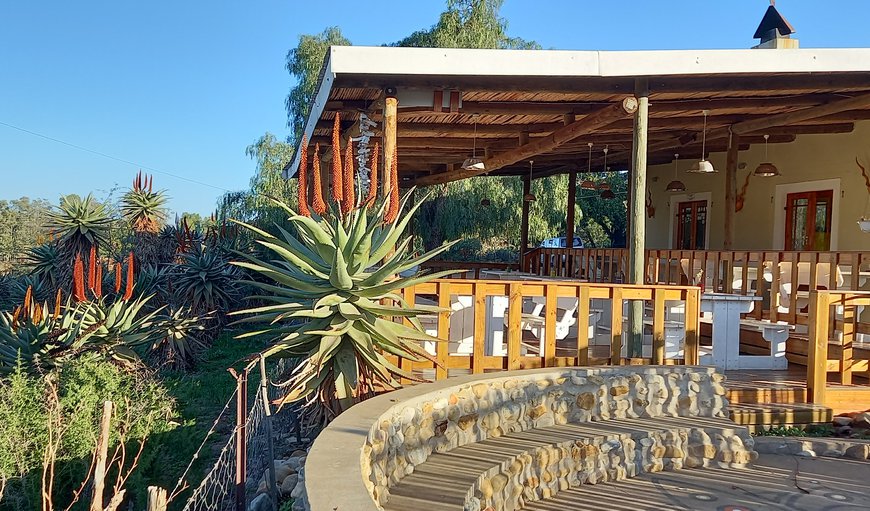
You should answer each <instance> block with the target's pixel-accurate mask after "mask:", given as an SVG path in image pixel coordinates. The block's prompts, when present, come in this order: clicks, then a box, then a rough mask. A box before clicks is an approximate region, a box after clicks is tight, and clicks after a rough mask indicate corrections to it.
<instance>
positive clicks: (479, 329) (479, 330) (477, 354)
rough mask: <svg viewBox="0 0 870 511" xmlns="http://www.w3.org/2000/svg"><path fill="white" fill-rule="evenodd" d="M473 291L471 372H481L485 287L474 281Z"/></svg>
mask: <svg viewBox="0 0 870 511" xmlns="http://www.w3.org/2000/svg"><path fill="white" fill-rule="evenodd" d="M473 289H474V337H473V339H474V344H473V345H472V353H471V372H472V373H473V374H480V373H482V372H483V357H484V355H485V353H486V351H485V348H486V285H485V281H475V282H474V284H473Z"/></svg>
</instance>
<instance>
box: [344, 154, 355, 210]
mask: <svg viewBox="0 0 870 511" xmlns="http://www.w3.org/2000/svg"><path fill="white" fill-rule="evenodd" d="M353 167H354V165H353V141H351V140H348V141H347V145H346V146H345V147H344V178H343V179H344V193H342V196H343V197H344V201H343V202H342V203H341V212H342V213H344V214H345V215H346V214H348V213H350V211H351V210H352V209H353V208H354V207H355V206H356V196H355V195H354V193H355V192H354V189H353V186H354V184H355V180H354V177H353V174H354V168H353Z"/></svg>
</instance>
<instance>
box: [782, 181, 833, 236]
mask: <svg viewBox="0 0 870 511" xmlns="http://www.w3.org/2000/svg"><path fill="white" fill-rule="evenodd" d="M833 201H834V191H833V190H821V191H814V192H800V193H790V194H788V195H787V196H786V199H785V250H830V249H831V213H832V210H833Z"/></svg>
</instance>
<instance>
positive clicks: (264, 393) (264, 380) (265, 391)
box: [260, 354, 278, 510]
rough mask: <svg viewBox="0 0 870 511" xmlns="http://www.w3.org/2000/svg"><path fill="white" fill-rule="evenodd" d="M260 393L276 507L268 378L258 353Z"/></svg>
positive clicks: (270, 485) (264, 363) (273, 501)
mask: <svg viewBox="0 0 870 511" xmlns="http://www.w3.org/2000/svg"><path fill="white" fill-rule="evenodd" d="M260 394H261V398H262V399H263V413H264V414H265V415H264V417H263V421H264V422H265V425H266V449H267V451H268V460H267V463H268V471H269V479H268V484H269V497H271V499H272V509H275V510H277V509H278V481H276V480H275V442H274V440H273V438H272V410H271V408H269V379H268V377H267V376H266V357H264V356H263V355H262V354H261V355H260Z"/></svg>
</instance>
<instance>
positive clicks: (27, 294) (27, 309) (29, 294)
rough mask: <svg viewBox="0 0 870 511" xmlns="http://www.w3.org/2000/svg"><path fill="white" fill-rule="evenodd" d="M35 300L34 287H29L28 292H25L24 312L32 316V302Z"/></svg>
mask: <svg viewBox="0 0 870 511" xmlns="http://www.w3.org/2000/svg"><path fill="white" fill-rule="evenodd" d="M31 299H33V286H27V291H25V292H24V312H25V313H26V314H30V301H31Z"/></svg>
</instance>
